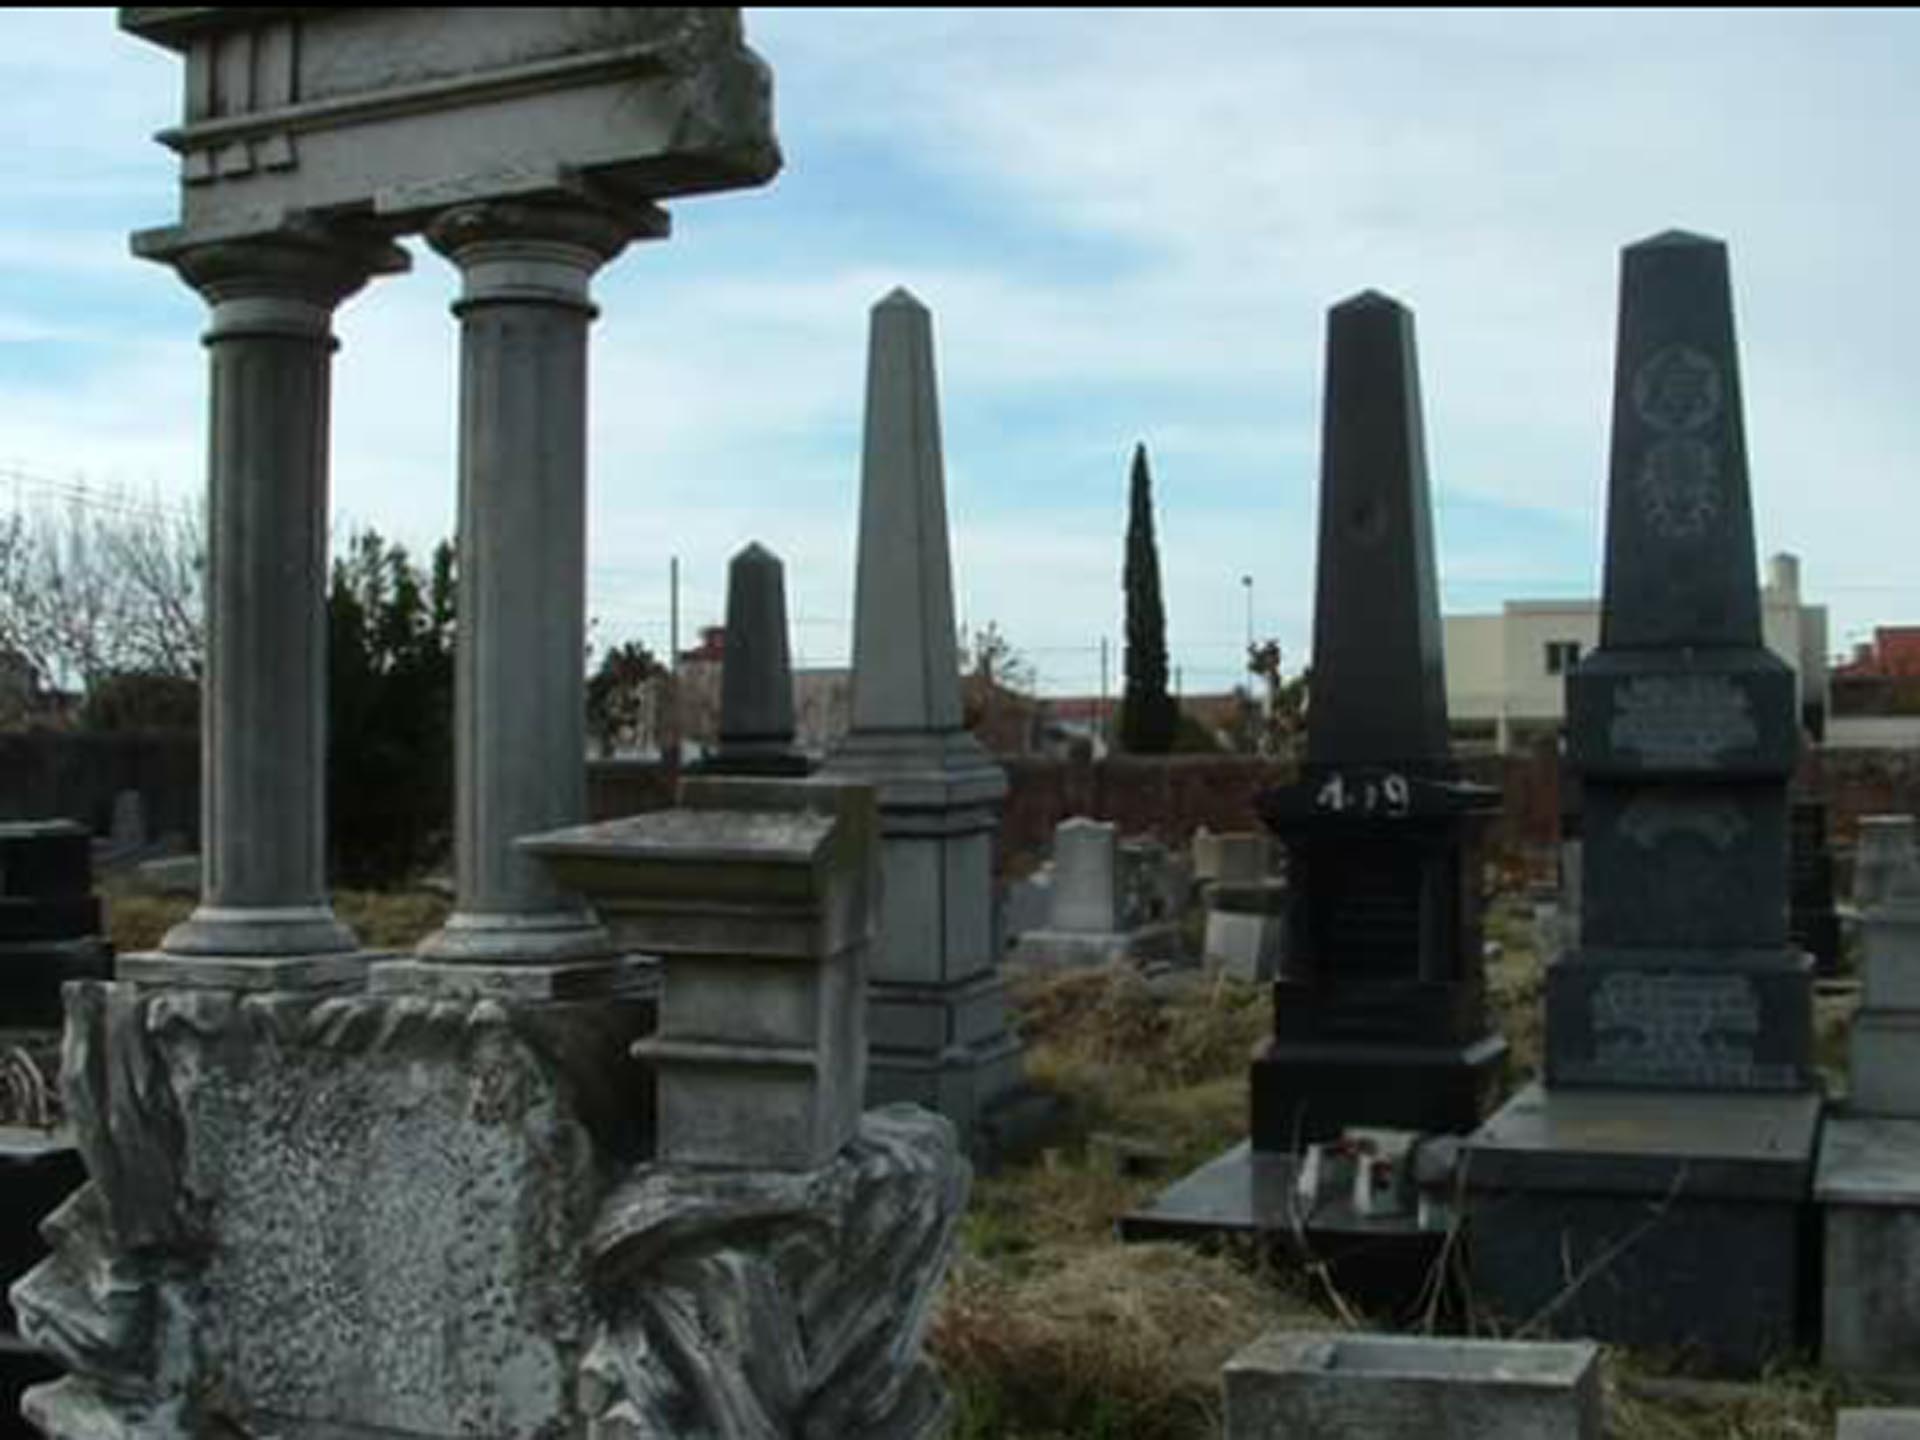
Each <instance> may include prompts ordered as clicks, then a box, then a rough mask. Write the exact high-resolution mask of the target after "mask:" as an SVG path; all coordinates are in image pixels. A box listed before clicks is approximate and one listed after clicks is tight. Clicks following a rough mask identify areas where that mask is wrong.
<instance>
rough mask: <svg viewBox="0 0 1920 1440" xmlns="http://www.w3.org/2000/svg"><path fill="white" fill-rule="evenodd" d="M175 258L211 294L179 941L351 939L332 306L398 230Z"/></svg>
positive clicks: (247, 946) (186, 945)
mask: <svg viewBox="0 0 1920 1440" xmlns="http://www.w3.org/2000/svg"><path fill="white" fill-rule="evenodd" d="M160 258H164V259H165V260H166V261H167V262H168V263H170V264H172V265H173V266H174V267H175V268H176V269H177V270H178V271H179V272H180V274H181V276H182V278H184V279H185V280H186V281H187V283H188V284H190V285H192V286H193V287H194V288H195V289H196V290H198V291H199V292H200V293H201V295H202V296H204V297H205V298H206V300H207V303H208V304H209V305H210V306H211V307H212V323H211V324H210V325H209V327H208V329H207V334H206V344H207V349H208V352H209V355H210V357H211V366H212V377H211V386H210V390H211V398H210V413H211V425H210V432H209V437H208V447H207V448H208V503H207V662H206V675H205V681H204V700H203V715H202V747H203V763H202V780H201V797H202V798H201V815H202V832H201V853H202V856H203V877H202V885H201V899H200V905H199V908H198V909H196V910H195V911H194V913H193V915H192V917H191V918H189V919H188V920H187V921H186V922H184V923H183V924H180V925H177V926H175V927H174V928H173V929H172V930H171V931H169V932H168V934H167V936H166V939H165V940H164V941H163V942H162V949H163V951H164V952H166V953H168V954H171V955H176V956H217V957H225V958H229V959H259V960H279V959H286V958H291V957H300V956H324V955H334V954H339V953H341V952H346V951H352V950H354V949H355V948H356V941H355V939H354V936H353V933H352V932H351V931H350V930H348V929H347V927H346V926H344V925H342V924H341V923H340V922H339V921H338V920H337V919H335V917H334V914H333V907H332V904H331V902H330V900H329V897H328V892H327V877H326V854H327V836H326V773H327V771H326V744H327V731H326V709H327V671H326V664H327V614H326V583H327V453H328V420H329V403H328V402H329V379H330V373H329V372H330V369H331V364H332V355H333V351H334V349H335V348H336V342H335V340H334V338H333V331H332V322H333V311H334V308H335V307H336V306H337V305H339V303H340V302H341V301H342V300H344V299H345V298H346V297H347V296H349V295H351V294H352V293H353V292H354V291H356V290H358V289H359V288H360V287H361V286H362V285H364V284H365V283H366V281H367V280H368V278H369V277H370V276H371V275H373V274H374V273H376V272H378V271H386V270H398V269H404V268H405V265H406V256H405V254H404V253H403V252H400V251H398V250H396V249H394V248H393V247H392V246H390V245H386V244H383V243H378V242H371V243H362V242H357V241H353V240H345V239H336V238H334V237H331V236H327V235H318V234H316V235H307V234H289V235H286V236H282V237H276V238H273V239H262V240H247V241H238V242H233V243H213V244H201V245H194V246H190V247H187V248H184V249H182V250H180V251H178V252H177V253H174V254H170V255H166V256H164V257H160Z"/></svg>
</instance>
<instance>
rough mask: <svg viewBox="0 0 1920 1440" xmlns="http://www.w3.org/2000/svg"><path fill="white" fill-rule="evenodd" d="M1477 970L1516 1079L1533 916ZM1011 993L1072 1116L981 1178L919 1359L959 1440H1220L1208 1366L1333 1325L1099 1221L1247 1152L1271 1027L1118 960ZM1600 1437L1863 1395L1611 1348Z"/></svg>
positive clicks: (1647, 1435) (1841, 1007) (1818, 1411)
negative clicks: (1233, 1150)
mask: <svg viewBox="0 0 1920 1440" xmlns="http://www.w3.org/2000/svg"><path fill="white" fill-rule="evenodd" d="M1487 929H1488V936H1489V938H1490V939H1493V940H1496V941H1497V942H1498V943H1499V946H1500V954H1499V957H1498V958H1497V959H1496V960H1494V961H1493V962H1492V963H1490V964H1489V966H1488V970H1487V978H1488V996H1489V1003H1490V1005H1491V1006H1492V1009H1493V1011H1494V1023H1495V1025H1496V1026H1497V1027H1498V1028H1499V1029H1500V1030H1501V1031H1502V1032H1503V1033H1505V1034H1506V1036H1507V1037H1508V1040H1509V1042H1510V1044H1511V1045H1512V1047H1513V1065H1512V1067H1511V1074H1510V1083H1511V1084H1512V1085H1514V1086H1518V1085H1519V1084H1521V1083H1523V1082H1524V1081H1525V1080H1526V1079H1527V1078H1529V1077H1531V1076H1532V1075H1534V1074H1537V1073H1538V1071H1539V1068H1540V1061H1541V1022H1542V1014H1541V1010H1542V993H1541V991H1542V977H1541V965H1540V960H1539V958H1538V957H1537V956H1536V955H1535V954H1534V947H1533V930H1532V913H1531V909H1530V907H1527V906H1525V905H1523V904H1520V903H1518V902H1507V903H1504V904H1499V905H1496V906H1494V907H1491V909H1490V913H1489V916H1488V927H1487ZM1015 999H1016V1004H1017V1006H1018V1011H1019V1015H1020V1023H1021V1029H1022V1033H1023V1034H1024V1036H1025V1038H1026V1040H1027V1043H1028V1046H1029V1049H1028V1053H1027V1070H1028V1074H1029V1076H1030V1077H1031V1078H1032V1079H1033V1080H1035V1081H1036V1082H1037V1083H1039V1084H1041V1085H1044V1086H1046V1087H1048V1088H1050V1089H1053V1090H1055V1091H1057V1092H1058V1093H1059V1094H1061V1095H1062V1096H1063V1097H1065V1098H1066V1099H1067V1100H1068V1101H1069V1103H1070V1105H1071V1108H1072V1111H1073V1114H1074V1121H1075V1123H1074V1124H1073V1125H1072V1126H1071V1127H1070V1129H1069V1132H1068V1134H1067V1135H1066V1136H1065V1137H1064V1139H1063V1141H1062V1143H1061V1145H1060V1147H1059V1148H1058V1149H1057V1150H1054V1151H1050V1152H1048V1154H1047V1155H1046V1156H1044V1157H1042V1159H1041V1160H1040V1161H1039V1162H1036V1163H1035V1164H1032V1165H1028V1166H1021V1167H1016V1168H1012V1169H1009V1170H1006V1171H1003V1172H1002V1173H1000V1174H997V1175H994V1176H990V1177H986V1178H983V1179H981V1180H980V1181H979V1182H978V1183H977V1184H976V1186H975V1190H974V1199H973V1204H972V1206H971V1208H970V1211H969V1214H968V1216H967V1220H966V1224H965V1226H964V1228H963V1232H962V1246H961V1250H962V1253H961V1258H960V1260H959V1262H958V1264H957V1266H956V1269H955V1273H954V1275H953V1277H952V1280H951V1281H950V1283H949V1285H948V1287H947V1290H946V1293H945V1296H944V1298H943V1301H942V1305H941V1309H940V1312H939V1314H938V1317H937V1319H936V1323H935V1329H934V1334H933V1341H932V1344H933V1351H934V1354H935V1356H936V1357H937V1358H938V1360H939V1361H940V1363H941V1365H942V1367H943V1368H944V1369H945V1371H946V1373H947V1375H948V1377H949V1379H950V1381H951V1382H952V1384H953V1386H954V1390H955V1394H956V1396H957V1397H958V1400H959V1404H960V1426H959V1429H958V1431H957V1434H958V1436H959V1437H961V1440H987V1437H1004V1440H1122V1437H1131V1440H1189V1437H1192V1440H1200V1437H1212V1436H1217V1435H1218V1434H1219V1433H1220V1418H1219V1411H1218V1406H1219V1369H1220V1366H1221V1365H1222V1364H1223V1363H1224V1362H1225V1360H1226V1359H1227V1358H1228V1357H1229V1356H1230V1355H1232V1354H1233V1353H1234V1352H1235V1351H1236V1350H1237V1349H1239V1348H1240V1347H1241V1346H1243V1345H1244V1344H1246V1343H1247V1342H1248V1341H1250V1340H1252V1339H1253V1338H1255V1337H1256V1336H1257V1335H1259V1334H1260V1333H1262V1332H1263V1331H1265V1330H1267V1329H1270V1328H1275V1327H1281V1326H1285V1327H1292V1328H1308V1327H1311V1328H1337V1326H1338V1324H1339V1322H1338V1320H1337V1319H1336V1318H1335V1317H1334V1316H1332V1315H1330V1314H1328V1313H1326V1312H1324V1311H1322V1310H1319V1309H1316V1308H1315V1307H1314V1306H1313V1305H1312V1304H1310V1303H1308V1301H1307V1300H1306V1299H1305V1298H1304V1295H1305V1290H1304V1288H1303V1286H1302V1282H1301V1280H1300V1278H1299V1277H1298V1276H1291V1275H1276V1274H1272V1273H1265V1272H1262V1271H1261V1270H1259V1269H1258V1268H1257V1267H1255V1266H1253V1265H1251V1264H1238V1263H1235V1261H1234V1260H1232V1259H1228V1258H1223V1256H1222V1255H1214V1254H1203V1253H1199V1252H1196V1251H1192V1250H1188V1249H1185V1248H1182V1247H1176V1246H1169V1245H1137V1246H1122V1245H1120V1244H1119V1243H1118V1241H1117V1240H1115V1239H1114V1238H1113V1228H1112V1226H1113V1220H1114V1218H1115V1217H1116V1216H1118V1215H1120V1214H1122V1213H1124V1212H1125V1211H1127V1210H1129V1209H1131V1208H1134V1207H1135V1206H1137V1205H1139V1204H1140V1203H1141V1202H1143V1201H1145V1200H1146V1199H1147V1198H1148V1197H1150V1196H1151V1195H1153V1194H1154V1193H1156V1192H1157V1191H1158V1190H1159V1189H1161V1188H1162V1187H1163V1186H1164V1185H1165V1184H1167V1183H1168V1182H1169V1181H1170V1180H1171V1179H1173V1178H1177V1177H1178V1176H1179V1175H1180V1174H1184V1173H1185V1172H1186V1171H1187V1170H1188V1169H1190V1168H1191V1167H1192V1166H1194V1165H1197V1164H1198V1163H1200V1162H1201V1161H1203V1160H1205V1159H1208V1158H1211V1157H1212V1156H1213V1155H1216V1154H1218V1153H1219V1152H1220V1151H1222V1150H1224V1149H1225V1148H1227V1146H1229V1145H1231V1144H1233V1143H1235V1142H1237V1141H1238V1140H1240V1139H1242V1138H1243V1137H1244V1136H1245V1134H1246V1123H1247V1059H1248V1055H1249V1052H1250V1051H1251V1049H1252V1047H1253V1045H1254V1044H1255V1043H1256V1042H1257V1041H1258V1040H1259V1039H1260V1038H1261V1037H1262V1036H1263V1035H1264V1034H1265V1033H1266V1030H1267V1026H1268V1023H1269V1020H1268V1003H1269V1002H1268V998H1267V991H1266V989H1265V987H1261V986H1252V985H1238V984H1234V983H1231V982H1224V983H1222V982H1214V981H1200V982H1191V981H1190V982H1188V983H1173V984H1167V983H1160V982H1148V981H1144V980H1142V979H1141V978H1140V977H1139V976H1138V975H1137V974H1136V973H1134V972H1132V971H1130V970H1125V969H1109V970H1102V971H1078V972H1070V973H1067V974H1063V975H1057V976H1048V977H1027V978H1026V979H1024V980H1021V981H1019V982H1017V983H1016V986H1015ZM1852 1003H1853V1002H1852V1000H1851V997H1846V996H1842V997H1837V998H1834V999H1830V1000H1823V1001H1822V1003H1821V1007H1820V1012H1819V1029H1820V1036H1821V1050H1822V1052H1823V1055H1829V1056H1831V1055H1837V1054H1838V1053H1839V1049H1838V1043H1839V1040H1840V1038H1841V1037H1842V1036H1843V1035H1844V1031H1845V1024H1846V1019H1847V1016H1848V1015H1849V1014H1850V1012H1851V1007H1852ZM1095 1130H1105V1131H1117V1132H1121V1133H1124V1134H1126V1135H1129V1136H1132V1137H1135V1138H1137V1139H1139V1140H1141V1141H1143V1142H1146V1143H1147V1144H1148V1145H1150V1146H1152V1147H1154V1148H1156V1149H1158V1150H1159V1151H1160V1152H1161V1153H1163V1154H1164V1155H1165V1156H1166V1157H1167V1165H1166V1173H1165V1174H1162V1175H1159V1176H1155V1177H1150V1178H1130V1177H1123V1176H1121V1175H1118V1174H1116V1173H1114V1171H1113V1169H1112V1168H1111V1166H1108V1165H1104V1164H1102V1163H1100V1161H1099V1160H1098V1159H1097V1158H1096V1156H1095V1153H1094V1152H1093V1151H1090V1150H1089V1149H1088V1148H1087V1147H1086V1145H1085V1141H1086V1139H1087V1137H1088V1135H1089V1134H1090V1133H1091V1132H1093V1131H1095ZM1605 1381H1606V1390H1607V1408H1608V1413H1609V1425H1608V1434H1609V1436H1610V1437H1611V1440H1816V1437H1818V1440H1826V1437H1828V1436H1830V1435H1831V1434H1832V1431H1833V1424H1834V1420H1833V1416H1834V1411H1835V1409H1836V1408H1837V1407H1838V1406H1840V1405H1842V1404H1862V1403H1872V1397H1870V1396H1864V1395H1860V1394H1855V1393H1850V1392H1848V1391H1846V1390H1845V1389H1844V1388H1843V1387H1840V1386H1837V1385H1836V1384H1835V1383H1834V1382H1833V1381H1832V1379H1831V1378H1830V1377H1826V1376H1822V1375H1820V1374H1818V1373H1817V1372H1810V1371H1797V1372H1796V1371H1787V1372H1782V1373H1780V1374H1778V1375H1775V1376H1770V1377H1768V1378H1767V1379H1766V1380H1764V1381H1762V1382H1757V1383H1755V1384H1751V1385H1713V1384H1701V1383H1699V1382H1696V1381H1690V1380H1686V1379H1676V1378H1673V1377H1671V1376H1668V1375H1666V1374H1664V1373H1663V1371H1662V1366H1661V1361H1660V1360H1659V1359H1658V1358H1657V1357H1645V1356H1635V1355H1628V1354H1622V1353H1616V1352H1608V1354H1607V1355H1606V1360H1605Z"/></svg>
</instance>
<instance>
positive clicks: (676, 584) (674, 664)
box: [666, 555, 680, 796]
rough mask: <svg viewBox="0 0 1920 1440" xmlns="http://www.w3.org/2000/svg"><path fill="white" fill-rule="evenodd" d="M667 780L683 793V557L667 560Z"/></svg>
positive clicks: (674, 788) (677, 791) (674, 791)
mask: <svg viewBox="0 0 1920 1440" xmlns="http://www.w3.org/2000/svg"><path fill="white" fill-rule="evenodd" d="M666 731H667V733H666V741H667V744H666V752H667V755H666V759H667V784H668V785H669V786H670V787H671V788H672V790H673V793H674V794H675V795H676V796H677V795H678V794H679V793H680V557H679V556H678V555H675V556H673V557H672V558H671V559H670V560H669V561H668V562H667V725H666Z"/></svg>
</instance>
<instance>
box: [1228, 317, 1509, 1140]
mask: <svg viewBox="0 0 1920 1440" xmlns="http://www.w3.org/2000/svg"><path fill="white" fill-rule="evenodd" d="M1322 443H1323V452H1322V458H1321V482H1320V549H1319V566H1318V578H1317V592H1316V597H1315V604H1314V638H1313V706H1312V709H1311V711H1310V712H1309V716H1308V725H1307V762H1306V766H1305V769H1304V772H1303V774H1302V777H1301V779H1300V781H1299V782H1298V783H1297V784H1294V785H1291V786H1286V787H1283V788H1281V789H1278V790H1274V791H1271V792H1269V793H1267V794H1266V795H1264V796H1262V797H1261V801H1260V810H1261V814H1262V816H1263V818H1264V819H1265V820H1266V821H1267V823H1268V825H1269V826H1270V827H1271V828H1272V829H1273V831H1274V832H1275V833H1276V834H1277V835H1278V836H1279V837H1280V838H1281V839H1282V840H1283V841H1285V843H1286V846H1287V854H1288V869H1289V874H1290V877H1291V888H1292V891H1293V900H1292V905H1291V910H1290V916H1289V934H1288V941H1289V948H1288V955H1289V961H1288V965H1287V973H1286V975H1285V976H1283V977H1282V978H1281V979H1280V980H1279V981H1277V982H1276V983H1275V986H1274V1033H1273V1038H1272V1040H1271V1041H1270V1042H1269V1043H1268V1044H1267V1045H1266V1046H1265V1047H1264V1049H1263V1050H1262V1051H1261V1053H1260V1054H1259V1056H1258V1057H1257V1058H1256V1060H1255V1063H1254V1068H1253V1144H1254V1148H1255V1149H1256V1150H1260V1151H1266V1152H1281V1153H1289V1152H1292V1151H1294V1150H1297V1149H1298V1148H1299V1146H1300V1145H1301V1144H1302V1143H1303V1142H1306V1141H1312V1140H1323V1139H1328V1138H1331V1137H1332V1136H1334V1135H1337V1134H1338V1133H1339V1132H1340V1131H1341V1130H1343V1129H1345V1128H1347V1127H1349V1126H1378V1127H1386V1128H1392V1129H1401V1130H1423V1131H1458V1130H1466V1129H1470V1128H1471V1127H1472V1126H1474V1125H1475V1124H1477V1123H1478V1122H1479V1119H1480V1117H1481V1115H1482V1114H1483V1113H1484V1111H1485V1108H1486V1104H1487V1101H1488V1099H1489V1098H1490V1096H1489V1094H1488V1091H1489V1087H1490V1086H1491V1084H1492V1083H1493V1082H1494V1081H1495V1080H1496V1079H1497V1077H1498V1075H1499V1072H1500V1066H1501V1064H1502V1063H1503V1061H1504V1059H1505V1055H1506V1044H1505V1042H1504V1041H1502V1040H1501V1039H1500V1038H1499V1037H1498V1036H1497V1035H1494V1034H1493V1033H1491V1032H1490V1031H1489V1030H1488V1028H1487V1023H1486V1009H1485V1004H1484V1000H1483V985H1482V980H1481V953H1480V952H1481V942H1480V900H1479V853H1480V852H1479V845H1478V834H1479V829H1480V824H1479V819H1478V817H1481V816H1483V815H1484V814H1485V813H1486V812H1487V811H1488V810H1490V809H1492V808H1493V806H1494V804H1495V803H1496V800H1497V797H1496V796H1495V795H1494V794H1493V793H1492V792H1490V791H1488V790H1486V789H1484V788H1482V787H1479V786H1473V785H1467V784H1463V783H1462V782H1461V781H1460V779H1459V776H1458V774H1457V772H1456V770H1455V767H1454V763H1453V758H1452V751H1451V748H1450V744H1449V740H1448V734H1447V699H1446V686H1445V683H1444V678H1443V670H1442V664H1441V650H1440V605H1439V592H1438V588H1437V584H1436V580H1435V571H1434V558H1433V521H1432V513H1431V503H1430V499H1429V495H1428V486H1427V461H1426V442H1425V437H1424V433H1423V426H1422V421H1421V410H1420V376H1419V366H1418V360H1417V356H1416V352H1415V347H1414V331H1413V315H1412V312H1411V311H1409V310H1408V309H1407V308H1406V307H1405V306H1403V305H1401V304H1399V303H1398V302H1397V301H1395V300H1392V299H1390V298H1388V297H1387V296H1384V295H1381V294H1378V293H1376V292H1373V291H1368V292H1366V293H1364V294H1361V295H1357V296H1355V297H1353V298H1352V299H1350V300H1347V301H1345V302H1344V303H1342V304H1340V305H1337V306H1335V307H1334V308H1333V310H1332V312H1331V313H1330V314H1329V316H1328V319H1327V382H1326V394H1325V409H1324V415H1323V442H1322Z"/></svg>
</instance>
